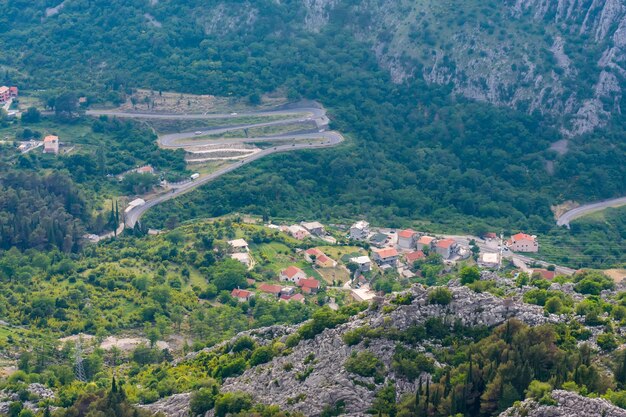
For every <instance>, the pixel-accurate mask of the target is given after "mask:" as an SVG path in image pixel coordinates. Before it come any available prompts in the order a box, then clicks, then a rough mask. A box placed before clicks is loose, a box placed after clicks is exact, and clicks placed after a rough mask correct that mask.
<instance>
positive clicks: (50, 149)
mask: <svg viewBox="0 0 626 417" xmlns="http://www.w3.org/2000/svg"><path fill="white" fill-rule="evenodd" d="M43 153H53V154H55V155H56V154H58V153H59V137H58V136H55V135H48V136H46V137H45V138H43Z"/></svg>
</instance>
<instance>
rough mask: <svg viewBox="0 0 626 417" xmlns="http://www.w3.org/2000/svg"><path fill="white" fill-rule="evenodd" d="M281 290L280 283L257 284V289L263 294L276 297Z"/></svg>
mask: <svg viewBox="0 0 626 417" xmlns="http://www.w3.org/2000/svg"><path fill="white" fill-rule="evenodd" d="M281 290H282V287H281V286H280V285H274V284H265V283H263V284H261V285H259V291H261V292H263V293H265V294H271V295H275V296H276V297H278V296H279V295H280V292H281Z"/></svg>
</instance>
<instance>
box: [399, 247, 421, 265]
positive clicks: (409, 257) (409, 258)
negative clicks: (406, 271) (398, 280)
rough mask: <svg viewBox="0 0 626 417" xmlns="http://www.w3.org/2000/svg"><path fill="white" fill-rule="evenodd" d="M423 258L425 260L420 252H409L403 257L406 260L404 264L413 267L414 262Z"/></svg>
mask: <svg viewBox="0 0 626 417" xmlns="http://www.w3.org/2000/svg"><path fill="white" fill-rule="evenodd" d="M424 258H426V255H425V254H424V252H422V251H421V250H416V251H413V252H409V253H407V254H406V255H404V259H406V262H407V263H408V264H409V265H411V266H412V265H413V263H414V262H415V261H419V260H420V259H424Z"/></svg>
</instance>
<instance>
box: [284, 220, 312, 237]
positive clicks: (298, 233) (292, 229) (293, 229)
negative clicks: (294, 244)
mask: <svg viewBox="0 0 626 417" xmlns="http://www.w3.org/2000/svg"><path fill="white" fill-rule="evenodd" d="M288 230H289V234H290V235H291V236H293V237H294V238H296V239H298V240H303V239H306V238H307V237H309V236H311V234H310V233H309V232H308V231H307V230H306V229H305V228H304V227H302V226H299V225H297V224H294V225H292V226H289V229H288Z"/></svg>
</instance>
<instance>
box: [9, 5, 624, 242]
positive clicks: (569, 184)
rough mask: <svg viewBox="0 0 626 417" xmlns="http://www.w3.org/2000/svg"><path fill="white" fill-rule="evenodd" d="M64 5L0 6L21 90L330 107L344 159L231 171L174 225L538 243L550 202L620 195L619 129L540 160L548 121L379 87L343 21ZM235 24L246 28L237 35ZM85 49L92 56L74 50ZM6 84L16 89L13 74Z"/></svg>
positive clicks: (285, 161)
mask: <svg viewBox="0 0 626 417" xmlns="http://www.w3.org/2000/svg"><path fill="white" fill-rule="evenodd" d="M66 3H67V4H65V5H64V7H63V9H62V10H61V11H60V12H59V13H58V14H56V15H54V16H50V17H47V18H45V17H43V13H44V12H43V10H44V9H45V7H50V6H51V4H49V2H48V3H44V2H40V3H36V4H31V5H28V6H26V5H23V7H21V8H17V9H16V8H15V7H14V5H13V3H9V4H7V5H5V7H6V8H7V13H6V14H5V15H6V16H7V18H8V17H12V18H13V19H14V20H13V21H15V22H21V23H22V25H21V26H20V25H6V26H3V28H4V29H6V30H7V32H6V33H5V39H7V44H8V47H9V49H14V50H18V49H20V48H23V46H24V45H28V46H29V47H30V49H29V53H28V54H25V55H20V54H13V55H9V56H7V62H11V60H13V64H14V66H15V67H16V68H20V67H23V68H28V69H29V70H30V74H31V76H29V77H28V78H22V79H21V80H22V81H23V83H24V84H25V85H26V86H33V87H34V86H35V85H37V86H44V85H45V86H48V87H49V86H54V85H56V86H63V88H67V89H72V90H75V91H83V92H96V93H97V94H92V96H93V97H95V100H96V101H97V100H107V99H108V100H116V99H120V98H121V97H122V96H123V95H124V93H126V92H129V91H130V87H135V86H143V87H152V88H154V89H157V90H179V91H188V92H194V93H208V94H215V95H224V96H229V95H234V96H249V97H256V98H258V97H259V96H260V95H261V94H262V93H264V92H268V91H275V90H277V89H278V90H280V91H283V92H285V93H286V94H287V95H288V97H290V98H291V99H294V100H295V99H298V98H301V97H304V98H309V99H317V100H319V101H320V102H321V103H323V104H324V105H325V106H326V107H327V108H329V110H330V114H331V117H332V119H333V121H334V122H335V125H334V126H332V127H333V128H337V129H338V130H340V131H342V132H344V133H346V134H347V136H348V137H349V138H350V139H351V140H352V144H351V145H348V146H346V147H345V148H344V149H333V150H332V151H320V152H315V153H311V152H308V153H298V154H293V155H289V156H285V155H280V156H274V157H272V158H270V159H269V160H263V161H260V162H257V163H255V166H254V167H247V168H245V169H244V170H243V171H241V172H242V173H243V174H241V175H245V178H246V181H241V179H240V178H243V177H240V176H239V175H240V174H239V173H236V174H233V175H230V176H229V177H227V178H224V179H222V180H220V181H219V182H217V183H215V184H212V185H211V186H209V187H210V190H206V191H204V194H205V195H201V194H200V193H194V194H193V195H190V196H189V197H185V199H186V200H187V201H186V202H185V204H184V207H183V210H182V213H180V214H179V213H178V209H177V210H176V213H175V214H173V215H177V216H179V217H180V218H181V219H188V218H191V217H195V216H196V215H195V214H194V211H195V212H196V213H212V214H221V213H224V212H227V211H230V210H246V211H252V212H255V213H260V212H262V211H265V210H266V209H269V211H270V212H275V213H277V214H280V215H283V214H287V213H288V214H290V215H291V216H293V215H294V214H303V215H304V214H306V215H307V216H308V217H317V218H325V217H327V216H329V217H331V218H342V217H343V218H352V217H354V216H356V215H363V214H366V215H368V216H371V217H372V218H373V219H385V220H386V221H392V222H395V221H397V222H401V221H403V220H404V219H407V218H413V219H414V218H425V219H428V220H433V221H435V222H438V223H439V222H443V223H449V224H458V223H459V221H460V219H461V218H470V219H471V220H470V221H471V222H472V223H481V222H483V220H486V222H487V223H489V224H490V225H491V226H500V227H502V226H504V225H508V226H509V227H513V226H514V227H516V228H523V229H526V230H528V231H532V232H543V231H546V230H547V229H548V228H549V225H550V223H551V220H550V218H551V213H550V211H549V207H550V205H551V204H554V203H556V202H560V201H562V200H566V199H575V200H584V201H589V200H596V199H602V198H607V197H611V196H617V195H623V194H624V193H626V189H625V188H624V187H625V185H624V182H623V181H621V180H620V179H621V178H623V177H624V176H625V175H626V172H625V171H624V169H625V168H624V167H625V166H626V161H625V160H624V155H626V150H625V149H624V146H625V140H624V134H623V125H622V121H620V120H617V121H616V122H615V124H614V125H612V126H610V127H609V129H608V131H607V132H599V133H595V134H591V135H589V136H587V137H581V138H576V139H573V140H571V142H570V146H569V152H568V153H567V154H565V155H563V156H557V155H556V153H554V152H553V151H548V148H549V145H550V143H552V142H554V141H556V140H557V139H559V138H560V135H559V133H558V132H557V131H556V130H551V129H549V125H550V124H551V121H549V120H543V119H542V118H541V117H539V116H536V115H534V116H524V115H521V114H519V113H515V112H514V111H508V110H502V109H496V108H494V107H492V106H489V105H484V104H476V103H468V102H467V101H465V100H462V99H456V98H454V97H453V96H451V95H450V87H449V86H444V87H440V88H434V87H432V86H427V85H426V84H424V83H422V82H420V81H414V82H411V83H405V84H400V85H397V84H393V83H392V82H391V78H390V76H389V74H388V73H387V71H385V70H381V69H380V68H379V65H378V62H377V60H376V56H375V55H374V54H373V53H371V52H370V49H369V46H368V45H367V44H366V43H363V42H360V41H358V40H356V39H355V38H354V37H353V36H352V35H351V34H350V33H347V32H345V31H343V30H342V25H340V24H330V25H328V26H326V27H325V28H324V29H323V30H321V31H320V32H319V33H315V32H307V31H303V30H301V28H300V27H297V25H295V27H294V26H293V25H294V23H293V22H295V21H297V20H298V19H302V18H304V11H303V10H302V8H301V4H300V3H298V2H295V1H287V2H280V3H275V2H269V1H267V2H266V1H263V2H256V3H246V2H244V3H243V4H240V3H236V4H230V3H223V4H222V3H220V2H209V3H208V4H206V3H197V2H192V3H189V2H185V4H179V3H178V2H158V3H157V4H155V5H152V6H148V4H147V3H146V2H143V1H134V2H125V3H124V4H123V5H122V4H119V3H116V2H113V3H111V4H107V6H106V7H107V8H115V10H116V11H118V13H116V14H115V16H111V15H110V14H109V13H105V12H103V11H102V8H103V7H104V6H103V5H101V4H100V3H98V2H91V3H88V4H84V3H81V2H74V1H68V2H66ZM144 13H150V14H151V15H152V16H153V17H154V18H155V19H156V20H157V21H158V22H160V23H161V24H162V25H161V27H157V26H155V25H153V24H150V23H149V22H148V20H146V18H145V17H144ZM337 13H339V12H337ZM237 16H244V17H246V16H247V17H246V18H245V19H243V20H241V21H240V20H237ZM248 17H249V18H250V19H251V21H253V24H243V23H242V22H244V21H247V20H246V19H247V18H248ZM42 18H44V19H45V22H46V24H44V25H41V24H39V22H40V20H41V19H42ZM340 20H341V19H340V18H337V22H339V21H340ZM35 22H37V24H35ZM285 22H287V23H285ZM280 27H286V28H287V29H285V30H277V29H276V28H280ZM35 39H37V42H36V41H35ZM39 41H41V43H38V42H39ZM44 48H45V49H44ZM85 50H89V51H92V53H93V54H95V57H94V56H92V55H91V54H90V57H82V56H80V54H79V53H78V52H74V51H85ZM51 51H54V52H55V53H51ZM14 57H15V58H14ZM63 57H64V59H62V58H63ZM294 57H296V59H294ZM35 63H36V64H35ZM102 65H106V68H107V70H106V71H103V70H101V66H102ZM38 71H41V72H38ZM44 73H45V76H44ZM67 74H73V75H74V76H73V77H68V76H67ZM8 77H9V78H11V77H17V78H16V79H19V75H18V74H16V73H14V72H12V71H9V72H8ZM548 167H550V168H548ZM270 172H271V173H270ZM242 183H243V184H242ZM216 185H217V187H216ZM235 190H237V192H234V191H235ZM194 196H198V197H197V199H195V198H194ZM268 196H271V198H270V197H268ZM192 200H193V201H192ZM207 201H211V203H210V204H206V203H205V202H207ZM214 201H219V203H218V204H214V203H213V202H214ZM287 201H288V202H289V204H285V202H287ZM173 206H178V207H179V208H180V207H182V205H181V204H180V203H179V202H171V203H169V207H170V208H171V207H173ZM170 210H171V209H168V208H166V210H165V212H169V211H170ZM167 215H168V216H169V215H170V213H168V214H167ZM155 216H159V219H158V221H156V222H154V224H156V225H159V224H163V221H164V215H162V214H158V213H157V214H156V215H155ZM153 220H154V218H153Z"/></svg>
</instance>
